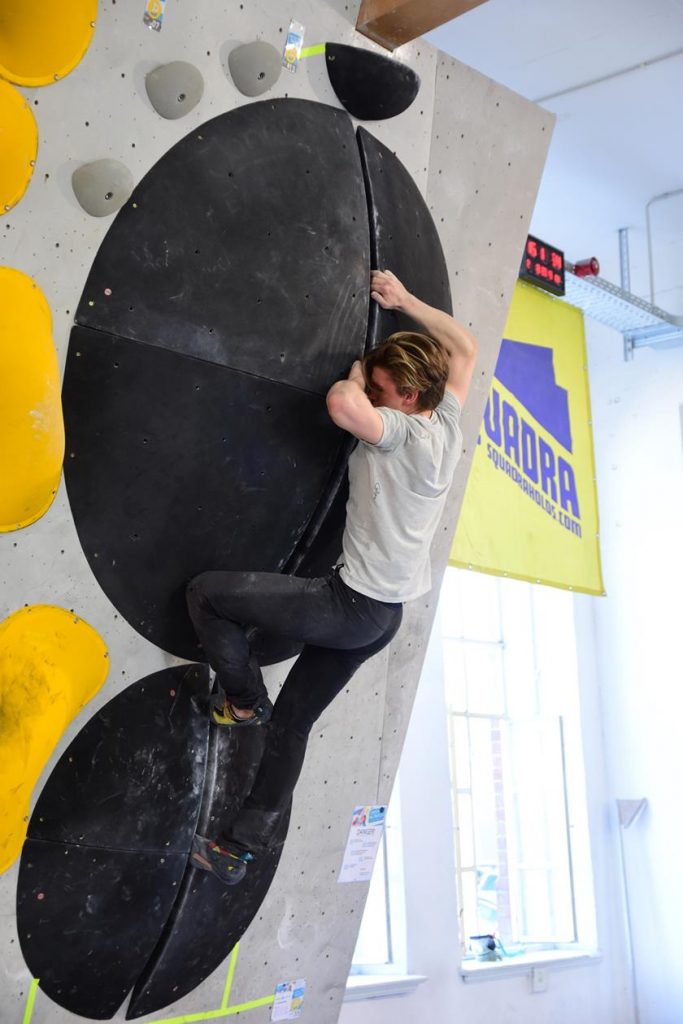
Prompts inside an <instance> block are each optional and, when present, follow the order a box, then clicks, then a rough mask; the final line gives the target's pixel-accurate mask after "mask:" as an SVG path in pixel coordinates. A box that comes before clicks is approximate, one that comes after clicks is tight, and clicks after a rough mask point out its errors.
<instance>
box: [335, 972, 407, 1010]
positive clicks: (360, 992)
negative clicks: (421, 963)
mask: <svg viewBox="0 0 683 1024" xmlns="http://www.w3.org/2000/svg"><path fill="white" fill-rule="evenodd" d="M426 980H427V978H426V977H425V976H424V975H423V974H352V975H351V976H350V977H349V978H348V979H347V982H346V992H345V993H344V1002H345V1003H350V1002H353V1001H355V1000H356V999H384V998H387V997H388V996H407V995H410V993H411V992H414V991H415V989H416V988H417V987H418V985H421V984H422V982H423V981H426Z"/></svg>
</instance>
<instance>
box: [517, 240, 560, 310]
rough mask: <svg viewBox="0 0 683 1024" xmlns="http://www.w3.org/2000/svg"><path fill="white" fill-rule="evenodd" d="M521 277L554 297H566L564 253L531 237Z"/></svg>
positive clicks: (527, 243)
mask: <svg viewBox="0 0 683 1024" xmlns="http://www.w3.org/2000/svg"><path fill="white" fill-rule="evenodd" d="M519 276H520V277H521V278H522V279H523V280H524V281H529V282H530V283H531V284H535V285H537V286H538V287H539V288H545V290H546V291H548V292H552V293H553V295H564V253H563V252H562V251H561V250H560V249H556V248H555V247H554V246H552V245H548V243H547V242H542V241H541V240H540V238H534V236H533V235H529V236H528V238H527V240H526V246H525V247H524V256H523V257H522V265H521V267H520V268H519Z"/></svg>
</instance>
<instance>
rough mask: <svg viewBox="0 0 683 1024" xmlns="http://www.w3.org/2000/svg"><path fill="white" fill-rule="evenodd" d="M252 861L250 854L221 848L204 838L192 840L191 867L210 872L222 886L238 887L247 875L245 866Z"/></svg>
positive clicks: (224, 847) (196, 837)
mask: <svg viewBox="0 0 683 1024" xmlns="http://www.w3.org/2000/svg"><path fill="white" fill-rule="evenodd" d="M253 859H254V858H253V855H252V854H251V853H246V852H241V851H239V850H235V849H231V847H230V846H226V845H224V846H221V845H220V844H219V843H216V842H214V840H213V839H207V838H206V837H205V836H199V835H196V836H195V837H194V839H193V840H192V853H191V856H190V862H191V864H192V866H193V867H195V868H199V870H200V871H210V872H211V874H212V875H215V876H216V878H218V879H219V881H221V882H223V884H224V885H239V883H240V882H241V881H242V879H243V878H244V876H245V875H246V873H247V864H248V863H249V861H250V860H253Z"/></svg>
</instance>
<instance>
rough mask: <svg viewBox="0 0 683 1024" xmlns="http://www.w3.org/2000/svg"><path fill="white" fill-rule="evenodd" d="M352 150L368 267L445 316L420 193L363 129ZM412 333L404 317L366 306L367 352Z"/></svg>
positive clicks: (444, 281)
mask: <svg viewBox="0 0 683 1024" xmlns="http://www.w3.org/2000/svg"><path fill="white" fill-rule="evenodd" d="M358 145H359V146H360V153H361V160H362V162H363V175H364V178H365V187H366V189H367V196H368V211H369V216H370V250H371V259H372V266H373V267H374V268H376V269H378V270H387V269H388V270H391V271H392V272H393V273H394V274H396V276H397V277H398V278H399V280H400V281H402V282H403V284H404V285H405V286H406V288H407V289H408V291H409V292H411V293H412V294H413V295H416V296H417V297H418V298H419V299H422V301H423V302H426V303H428V304H429V305H430V306H434V307H435V308H436V309H443V310H445V311H446V312H447V313H451V312H452V310H453V306H452V303H451V291H450V286H449V283H448V268H447V267H446V260H445V257H444V254H443V249H442V248H441V241H440V239H439V234H438V232H437V230H436V225H435V224H434V221H433V219H432V215H431V213H430V212H429V208H428V207H427V204H426V202H425V201H424V199H423V198H422V194H421V192H420V190H419V189H418V187H417V185H416V184H415V182H414V180H413V178H412V177H411V175H410V173H409V172H408V171H407V170H406V168H405V167H404V166H403V164H402V163H401V161H400V160H399V159H398V157H397V156H396V155H395V154H394V153H392V152H391V150H390V149H387V147H386V146H384V145H382V143H381V142H379V141H378V140H377V139H376V138H375V137H374V136H373V135H371V134H370V133H369V132H367V131H366V130H365V129H364V128H359V129H358ZM414 330H420V328H419V326H417V325H416V324H415V323H414V321H412V320H411V319H410V318H409V317H407V316H404V315H403V314H402V313H399V312H397V311H396V310H386V309H382V308H381V307H380V306H379V305H378V304H377V303H376V302H372V303H371V305H370V325H369V332H368V342H367V348H368V349H371V348H374V347H375V345H377V344H379V342H380V341H382V340H383V339H384V338H386V337H387V336H388V335H390V334H393V333H394V331H414Z"/></svg>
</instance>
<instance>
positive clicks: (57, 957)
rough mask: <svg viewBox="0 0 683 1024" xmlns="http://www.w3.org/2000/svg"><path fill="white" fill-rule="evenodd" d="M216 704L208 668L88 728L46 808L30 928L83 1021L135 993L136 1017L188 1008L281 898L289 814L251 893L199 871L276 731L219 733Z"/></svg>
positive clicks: (173, 675) (248, 884) (109, 707)
mask: <svg viewBox="0 0 683 1024" xmlns="http://www.w3.org/2000/svg"><path fill="white" fill-rule="evenodd" d="M208 693H209V676H208V670H207V669H206V668H204V667H201V666H197V665H192V666H182V667H180V668H173V669H164V670H162V671H161V672H157V673H155V674H154V675H152V676H149V677H147V678H146V679H143V680H141V681H139V682H138V683H135V684H133V685H132V686H130V687H128V688H127V689H126V690H124V691H123V693H121V694H119V695H118V696H117V697H115V698H114V699H113V700H111V701H110V702H109V703H108V704H106V705H105V706H104V707H103V708H102V709H101V710H100V711H99V712H98V713H97V714H96V715H95V716H94V717H93V718H92V719H91V720H90V721H89V722H88V723H87V724H86V725H85V726H84V728H83V729H82V730H81V732H80V733H79V734H78V736H76V738H75V739H74V741H73V742H72V743H71V745H70V746H69V747H68V749H67V750H66V752H65V753H64V754H63V756H62V758H61V759H60V761H59V762H58V763H57V765H56V767H55V769H54V771H53V772H52V775H51V776H50V778H49V779H48V781H47V783H46V784H45V787H44V789H43V791H42V793H41V795H40V797H39V800H38V803H37V805H36V808H35V810H34V812H33V815H32V817H31V821H30V823H29V829H28V838H27V841H26V844H25V846H24V850H23V852H22V857H21V864H20V869H19V883H18V888H17V926H18V931H19V938H20V942H21V947H22V951H23V954H24V957H25V960H26V963H27V966H28V967H29V969H30V970H31V972H32V974H33V976H34V977H37V978H39V979H40V987H41V989H42V990H43V991H44V992H45V994H46V995H48V996H49V997H50V998H51V999H52V1000H53V1001H54V1002H56V1003H58V1004H59V1005H60V1006H63V1007H64V1008H65V1009H67V1010H69V1011H70V1012H72V1013H77V1014H79V1015H81V1016H83V1017H87V1018H90V1019H96V1020H103V1019H107V1018H110V1017H111V1016H112V1015H113V1014H114V1013H115V1012H116V1011H117V1009H118V1008H119V1006H120V1005H121V1004H122V1002H123V1001H124V999H125V997H126V995H127V994H128V993H129V992H130V991H131V989H133V990H134V991H133V997H132V1000H131V1004H130V1007H129V1017H132V1016H139V1015H141V1014H142V1013H151V1012H152V1011H153V1010H156V1009H160V1008H161V1007H162V1006H165V1005H167V1004H168V1003H170V1002H173V1001H174V1000H176V999H179V998H180V997H181V996H182V995H184V994H186V993H187V992H189V991H191V990H192V989H193V988H194V987H195V986H196V985H198V984H199V983H200V982H201V981H203V980H204V978H206V977H207V976H208V975H209V974H210V973H211V972H212V971H213V970H214V969H215V968H216V967H217V966H218V965H219V964H220V962H221V961H222V960H223V959H224V958H225V956H226V955H227V953H228V952H229V950H230V948H231V947H232V945H234V943H235V942H237V941H238V940H239V938H240V937H241V935H242V934H243V933H244V930H245V929H246V928H247V926H248V925H249V923H250V921H251V920H252V918H253V916H254V914H255V913H256V912H257V910H258V908H259V906H260V905H261V902H262V900H263V898H264V896H265V894H266V892H267V891H268V888H269V886H270V884H271V881H272V879H273V875H274V873H275V870H276V868H277V864H278V861H279V857H280V853H281V849H282V844H283V842H284V838H285V835H286V829H287V825H288V820H289V808H288V809H287V810H286V812H285V813H284V814H283V816H282V820H281V822H280V825H279V829H278V833H277V836H276V842H275V843H274V845H273V847H272V848H271V849H270V850H269V852H268V854H267V855H266V856H264V857H260V858H258V859H257V860H256V861H254V862H253V863H252V864H250V866H249V873H248V876H247V878H246V879H245V880H244V882H243V883H242V884H241V885H240V887H239V891H237V890H228V889H226V888H225V887H224V886H223V885H222V884H221V883H219V882H217V880H216V879H215V878H213V877H212V876H211V875H208V874H206V873H205V872H201V871H197V870H195V869H194V868H193V867H191V865H190V864H189V862H188V856H189V851H190V846H191V842H192V837H193V835H194V834H195V831H199V832H200V834H209V835H217V834H218V833H219V832H220V831H221V829H223V828H226V827H228V826H229V824H230V822H231V820H232V819H233V817H234V815H235V814H236V813H237V811H238V810H239V808H240V806H241V803H242V801H243V799H244V795H245V794H246V793H248V792H249V790H250V789H251V787H252V785H253V781H254V778H255V775H256V772H257V770H258V765H259V763H260V760H261V756H262V752H263V743H264V732H265V731H264V730H261V729H243V730H234V731H222V730H218V729H215V728H211V727H209V724H208V716H207V704H208V701H207V698H208ZM197 922H200V923H201V927H198V924H197ZM65 935H68V936H69V941H68V942H65V941H63V936H65ZM141 1007H144V1009H140V1008H141Z"/></svg>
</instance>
